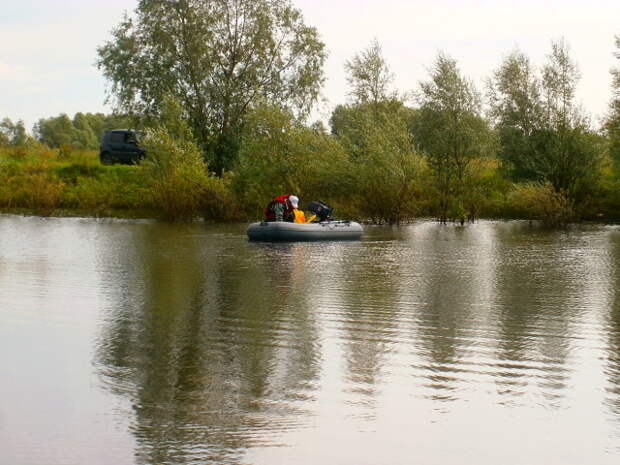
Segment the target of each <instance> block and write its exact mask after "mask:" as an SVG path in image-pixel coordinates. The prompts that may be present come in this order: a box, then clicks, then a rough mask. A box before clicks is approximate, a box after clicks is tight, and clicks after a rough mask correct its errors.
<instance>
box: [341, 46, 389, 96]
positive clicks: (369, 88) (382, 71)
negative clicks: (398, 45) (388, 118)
mask: <svg viewBox="0 0 620 465" xmlns="http://www.w3.org/2000/svg"><path fill="white" fill-rule="evenodd" d="M344 69H345V71H346V72H347V83H348V84H349V86H350V88H351V90H350V91H349V95H350V96H351V97H352V98H353V102H354V103H355V104H366V103H373V104H375V105H376V104H378V103H379V102H383V101H386V100H391V99H394V98H396V95H395V93H394V92H390V91H389V85H390V83H391V82H392V81H393V80H394V75H393V74H392V73H391V72H390V69H389V67H388V65H387V63H386V61H385V58H383V52H382V51H381V45H379V42H378V41H377V40H376V39H375V40H373V41H372V42H371V43H370V45H369V46H368V47H367V48H366V49H365V50H364V51H362V52H361V53H358V54H355V56H354V57H353V58H352V59H351V60H347V61H346V62H345V65H344Z"/></svg>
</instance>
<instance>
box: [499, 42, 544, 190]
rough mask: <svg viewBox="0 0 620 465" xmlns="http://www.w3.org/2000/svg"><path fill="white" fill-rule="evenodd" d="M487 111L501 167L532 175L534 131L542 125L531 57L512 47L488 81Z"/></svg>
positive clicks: (519, 175)
mask: <svg viewBox="0 0 620 465" xmlns="http://www.w3.org/2000/svg"><path fill="white" fill-rule="evenodd" d="M487 86H488V96H489V104H490V112H489V115H490V117H491V120H492V122H493V124H494V125H495V127H496V128H497V132H498V136H499V141H500V146H501V150H500V152H499V155H500V157H501V158H502V160H503V161H504V167H505V168H506V169H507V171H508V172H509V173H510V175H511V177H513V178H514V179H534V178H535V172H534V171H533V169H532V167H531V165H530V164H529V163H528V162H527V160H528V159H531V158H533V157H534V156H535V155H534V143H533V137H534V134H535V132H536V131H537V130H538V129H539V128H540V127H541V124H542V120H543V106H542V101H541V84H540V79H539V78H538V77H537V75H536V71H535V69H534V68H533V66H532V64H531V62H530V59H529V58H528V57H527V56H526V55H525V54H523V53H522V52H520V51H518V50H515V51H514V52H512V53H511V54H510V55H508V56H507V57H506V58H505V59H504V62H503V63H502V65H501V66H500V68H499V69H498V70H497V71H495V73H494V74H493V78H492V79H491V80H489V81H488V83H487Z"/></svg>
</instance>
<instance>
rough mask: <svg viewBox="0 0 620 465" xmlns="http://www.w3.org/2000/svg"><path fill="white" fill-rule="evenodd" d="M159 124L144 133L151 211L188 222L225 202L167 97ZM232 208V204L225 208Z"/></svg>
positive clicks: (179, 114) (172, 102)
mask: <svg viewBox="0 0 620 465" xmlns="http://www.w3.org/2000/svg"><path fill="white" fill-rule="evenodd" d="M164 107H165V108H164V110H163V112H162V116H161V120H160V122H159V123H158V124H157V125H156V126H155V127H154V128H151V129H148V130H147V131H146V137H145V138H144V141H143V145H144V148H145V150H146V153H147V156H146V159H145V160H144V161H143V163H142V165H143V168H144V170H145V175H146V176H147V179H148V182H149V185H150V195H151V198H152V202H153V205H154V207H155V208H156V209H157V210H158V211H161V212H162V214H163V216H164V217H165V218H166V219H169V220H179V219H191V218H194V217H196V216H198V215H199V214H201V213H203V212H204V211H203V207H204V208H207V209H208V210H209V211H210V212H213V211H214V207H215V206H216V205H217V203H218V202H220V201H222V200H224V199H223V198H222V196H223V190H222V189H221V188H220V186H219V185H218V183H220V184H221V183H222V181H221V180H218V179H214V178H212V177H211V176H209V172H208V171H207V165H206V163H205V162H204V159H203V157H202V153H201V151H200V149H199V148H198V145H197V144H196V142H195V140H194V137H193V134H192V131H191V129H190V128H189V126H188V125H187V124H186V123H185V120H184V119H183V118H181V111H182V110H181V107H180V105H179V104H178V102H177V101H176V100H174V99H173V98H171V97H167V98H166V99H165V101H164ZM228 206H229V207H232V204H229V205H228Z"/></svg>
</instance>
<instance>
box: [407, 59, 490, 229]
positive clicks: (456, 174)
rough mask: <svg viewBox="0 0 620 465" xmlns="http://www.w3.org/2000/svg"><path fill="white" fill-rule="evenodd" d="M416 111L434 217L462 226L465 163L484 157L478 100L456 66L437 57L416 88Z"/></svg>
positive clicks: (485, 137) (486, 134)
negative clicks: (434, 198) (432, 186)
mask: <svg viewBox="0 0 620 465" xmlns="http://www.w3.org/2000/svg"><path fill="white" fill-rule="evenodd" d="M417 98H418V101H419V103H420V111H419V114H418V115H417V117H416V118H415V120H414V123H413V128H412V130H413V134H414V140H415V142H416V144H417V145H418V146H419V147H420V148H421V149H422V150H423V151H424V152H425V153H426V155H427V159H428V162H429V165H430V166H431V168H432V170H433V173H434V177H435V182H436V187H437V190H438V194H439V205H438V208H439V212H438V213H439V217H440V219H441V220H442V221H446V220H447V219H448V216H453V217H459V218H460V219H461V221H464V218H465V216H466V214H471V213H472V212H467V211H466V209H465V205H463V196H464V192H463V186H464V185H465V184H466V181H467V179H466V177H467V175H468V167H469V165H470V163H471V161H472V160H473V159H474V158H476V157H480V156H483V155H485V154H486V153H488V151H489V150H490V147H491V141H492V137H491V131H490V129H489V127H488V124H487V122H486V120H485V119H484V118H483V117H482V110H481V100H480V94H479V93H478V91H477V89H476V87H475V86H474V84H473V82H472V81H471V80H469V79H467V78H465V77H464V76H462V75H461V72H460V70H459V69H458V67H457V64H456V61H455V60H454V59H452V58H450V57H448V56H447V55H444V54H443V53H440V54H439V55H438V56H437V58H436V59H435V63H434V65H433V68H432V69H431V71H430V80H429V81H426V82H421V83H420V91H419V93H418V95H417Z"/></svg>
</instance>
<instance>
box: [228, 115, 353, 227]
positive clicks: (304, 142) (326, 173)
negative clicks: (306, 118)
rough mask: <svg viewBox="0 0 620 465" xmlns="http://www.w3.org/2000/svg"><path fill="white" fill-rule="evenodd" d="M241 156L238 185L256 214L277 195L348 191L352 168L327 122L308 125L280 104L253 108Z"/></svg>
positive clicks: (326, 195) (330, 195) (324, 195)
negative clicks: (347, 186)
mask: <svg viewBox="0 0 620 465" xmlns="http://www.w3.org/2000/svg"><path fill="white" fill-rule="evenodd" d="M239 160H240V163H239V168H238V170H237V171H236V172H235V177H234V181H233V186H234V189H235V191H236V192H237V195H238V196H239V198H240V199H241V202H242V205H243V206H244V210H245V211H246V212H248V213H249V214H251V215H252V216H254V217H256V216H260V215H262V211H263V208H264V207H265V205H266V204H267V202H268V201H269V200H270V199H271V198H272V197H274V196H275V195H280V194H284V193H289V194H295V195H297V196H299V197H300V198H301V199H302V201H303V202H305V201H311V200H318V199H322V200H324V201H331V200H332V199H334V198H338V197H342V196H343V195H345V194H346V192H345V189H346V184H347V183H346V180H347V179H348V172H349V171H350V170H349V169H348V168H349V164H348V160H347V156H346V154H345V152H344V150H343V148H342V146H341V145H340V144H339V143H338V141H337V140H336V139H335V138H334V137H332V136H331V135H329V134H327V133H326V132H325V131H324V129H323V128H322V126H320V125H315V126H314V127H307V126H304V125H303V124H301V123H300V122H299V120H297V119H296V118H294V116H293V114H292V113H291V112H289V111H286V110H282V109H281V108H279V107H278V106H275V105H268V104H264V105H261V106H257V107H256V108H255V109H253V110H252V111H251V112H250V113H248V115H247V122H246V125H245V127H244V132H243V143H242V145H241V150H240V154H239Z"/></svg>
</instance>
